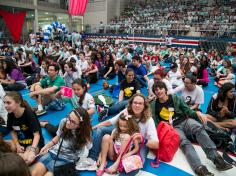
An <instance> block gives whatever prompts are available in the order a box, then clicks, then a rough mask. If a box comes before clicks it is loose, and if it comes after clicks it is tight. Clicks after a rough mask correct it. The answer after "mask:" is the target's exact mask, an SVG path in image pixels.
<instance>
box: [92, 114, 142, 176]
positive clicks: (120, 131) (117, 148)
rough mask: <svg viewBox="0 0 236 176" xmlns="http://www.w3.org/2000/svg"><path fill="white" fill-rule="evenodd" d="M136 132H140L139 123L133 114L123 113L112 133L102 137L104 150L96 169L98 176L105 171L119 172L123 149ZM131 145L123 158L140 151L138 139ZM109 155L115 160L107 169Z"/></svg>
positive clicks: (110, 172)
mask: <svg viewBox="0 0 236 176" xmlns="http://www.w3.org/2000/svg"><path fill="white" fill-rule="evenodd" d="M135 133H139V127H138V125H137V123H136V122H135V121H134V119H133V118H132V116H130V115H125V114H124V113H122V114H121V115H120V117H119V120H118V122H117V127H116V128H115V129H114V130H113V131H112V134H111V135H105V136H104V137H103V139H102V150H101V152H100V155H99V158H98V164H99V168H98V170H97V171H96V173H97V176H101V175H102V174H103V173H104V172H107V173H109V174H112V173H116V172H117V169H118V167H119V163H120V160H121V156H122V154H123V151H124V149H125V148H126V145H127V143H128V142H129V140H130V137H131V136H132V135H133V134H135ZM130 146H131V147H130V149H129V150H128V153H126V154H124V155H123V157H122V158H125V157H128V156H131V155H134V154H136V153H137V152H138V151H139V142H138V140H134V141H133V143H132V144H131V145H130ZM107 156H108V157H109V159H111V160H113V161H115V162H114V164H113V165H112V166H110V167H109V168H107V169H105V167H106V158H107Z"/></svg>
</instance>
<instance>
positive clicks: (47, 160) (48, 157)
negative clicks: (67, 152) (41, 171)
mask: <svg viewBox="0 0 236 176" xmlns="http://www.w3.org/2000/svg"><path fill="white" fill-rule="evenodd" d="M55 159H56V155H55V154H53V153H51V152H48V153H46V154H45V155H43V156H42V157H41V158H39V159H38V162H41V163H43V165H44V166H45V167H46V168H47V170H48V171H50V172H53V171H54V163H55ZM66 163H69V161H66V160H63V159H61V158H57V162H56V164H55V166H61V165H65V164H66Z"/></svg>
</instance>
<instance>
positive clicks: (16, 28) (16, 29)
mask: <svg viewBox="0 0 236 176" xmlns="http://www.w3.org/2000/svg"><path fill="white" fill-rule="evenodd" d="M25 15H26V12H17V13H9V12H7V11H5V10H0V16H2V18H3V20H4V21H5V23H6V26H7V28H8V30H9V31H10V34H11V36H12V38H13V41H14V42H18V41H19V40H20V37H21V32H22V28H23V24H24V20H25Z"/></svg>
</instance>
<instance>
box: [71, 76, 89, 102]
mask: <svg viewBox="0 0 236 176" xmlns="http://www.w3.org/2000/svg"><path fill="white" fill-rule="evenodd" d="M73 84H78V85H80V86H81V87H82V88H83V89H84V92H83V94H82V95H81V97H80V99H79V105H80V106H82V104H83V101H84V97H85V94H86V92H87V85H86V84H85V83H84V81H83V80H82V79H80V78H78V79H75V80H74V81H73V83H72V85H73Z"/></svg>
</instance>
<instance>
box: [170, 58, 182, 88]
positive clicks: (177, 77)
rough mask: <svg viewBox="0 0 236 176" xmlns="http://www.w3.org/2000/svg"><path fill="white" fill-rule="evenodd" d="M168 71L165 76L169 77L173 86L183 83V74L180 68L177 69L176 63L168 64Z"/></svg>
mask: <svg viewBox="0 0 236 176" xmlns="http://www.w3.org/2000/svg"><path fill="white" fill-rule="evenodd" d="M170 69H171V70H170V71H169V72H168V73H167V76H166V77H167V78H168V79H169V81H170V83H171V85H172V87H173V88H175V87H178V86H180V85H182V84H183V80H182V78H183V74H182V73H181V71H180V69H178V65H177V63H175V62H174V63H172V64H171V65H170Z"/></svg>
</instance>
